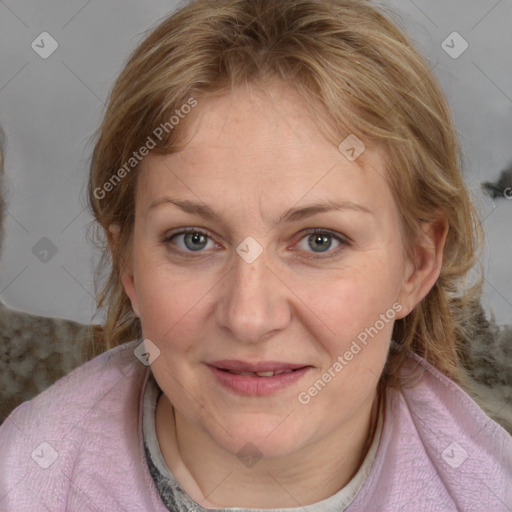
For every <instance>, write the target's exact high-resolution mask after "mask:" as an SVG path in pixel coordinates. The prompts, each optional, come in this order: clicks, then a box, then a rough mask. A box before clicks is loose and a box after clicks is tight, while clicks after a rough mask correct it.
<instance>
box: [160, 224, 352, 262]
mask: <svg viewBox="0 0 512 512" xmlns="http://www.w3.org/2000/svg"><path fill="white" fill-rule="evenodd" d="M174 239H178V240H181V241H182V243H176V242H174V241H173V240H174ZM333 239H334V240H336V241H337V242H338V246H337V247H336V248H335V249H334V250H330V249H331V245H332V240H333ZM303 240H306V242H307V247H308V248H310V249H312V252H313V253H314V254H316V255H318V257H320V258H321V257H322V256H321V254H323V253H326V257H330V256H334V255H335V254H337V253H338V252H339V251H340V250H341V249H342V248H343V246H346V245H349V241H348V239H346V238H345V237H342V236H339V235H336V234H334V233H332V232H330V231H328V230H325V229H310V230H308V231H307V232H306V235H305V236H303V237H302V238H301V239H300V242H299V245H300V243H301V242H302V241H303ZM208 241H210V242H211V243H212V244H213V246H216V245H217V244H215V242H213V240H211V238H210V237H209V236H208V235H207V234H206V233H205V232H204V231H201V230H200V229H196V228H187V229H182V230H181V231H178V232H177V233H173V234H171V235H169V236H167V237H166V238H165V239H164V240H163V243H164V244H166V245H168V244H172V245H175V246H177V247H178V249H179V251H178V252H180V251H181V252H189V253H191V252H195V253H200V252H202V250H203V249H205V248H208V247H207V245H208ZM210 248H211V247H210ZM302 249H303V250H304V251H305V252H308V251H307V248H302ZM317 249H319V250H317ZM314 257H315V256H314Z"/></svg>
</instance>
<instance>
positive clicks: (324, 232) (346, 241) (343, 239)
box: [162, 228, 350, 259]
mask: <svg viewBox="0 0 512 512" xmlns="http://www.w3.org/2000/svg"><path fill="white" fill-rule="evenodd" d="M188 233H196V234H199V235H204V236H205V237H207V238H208V239H210V240H212V241H214V240H213V239H212V238H211V237H210V236H209V235H208V233H206V232H205V231H203V230H201V229H197V228H185V229H181V230H180V231H176V232H174V233H170V234H169V235H168V236H166V237H165V238H164V240H162V242H163V243H164V244H165V245H169V244H172V245H175V244H173V242H171V240H172V239H173V238H174V237H176V236H178V235H183V234H188ZM314 234H322V235H328V236H330V237H332V238H334V239H336V240H337V241H338V242H339V243H340V245H339V247H337V248H336V249H333V250H329V251H327V252H325V253H316V255H315V256H307V258H309V259H323V258H331V257H333V256H336V255H337V254H338V253H339V252H340V251H341V250H342V249H343V248H345V247H347V246H349V245H350V240H349V239H348V238H347V237H345V236H341V235H338V234H336V233H334V232H333V231H330V230H329V229H320V228H313V229H308V230H306V231H305V233H304V236H303V237H301V238H300V239H299V242H300V241H302V240H303V239H304V238H306V237H308V236H310V235H314ZM172 250H173V252H179V253H186V254H187V253H188V254H191V253H192V252H193V251H184V250H183V249H174V248H173V249H172ZM197 252H198V256H200V254H199V253H201V252H204V251H197ZM313 254H315V253H313ZM193 257H194V256H193Z"/></svg>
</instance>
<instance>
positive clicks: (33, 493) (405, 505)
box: [0, 341, 512, 512]
mask: <svg viewBox="0 0 512 512" xmlns="http://www.w3.org/2000/svg"><path fill="white" fill-rule="evenodd" d="M138 343H139V342H137V341H135V342H131V343H129V344H126V345H122V346H121V347H117V348H115V349H113V350H110V351H109V352H107V353H105V354H102V355H101V356H99V357H97V358H96V359H94V360H93V361H90V362H89V363H87V364H85V365H83V366H81V367H80V368H78V369H76V370H75V371H73V372H72V373H71V374H69V375H67V376H66V377H64V378H62V379H61V380H59V381H58V382H57V383H55V384H54V385H53V386H52V387H51V388H49V389H47V390H46V391H44V392H43V393H41V394H40V395H38V396H37V397H35V398H34V399H32V400H30V401H29V402H25V403H24V404H22V405H20V406H19V407H18V408H17V409H16V410H15V411H14V412H13V413H12V414H11V415H10V416H9V417H8V418H7V420H6V421H5V422H4V423H3V424H2V426H1V427H0V511H2V512H38V511H51V512H64V511H67V512H86V511H89V510H90V511H108V512H114V511H130V512H131V511H133V512H135V511H146V510H147V511H155V512H166V510H167V509H166V508H165V506H164V505H163V504H162V502H161V500H160V497H159V495H158V492H157V490H156V488H155V486H154V484H153V480H152V478H151V475H150V473H149V470H148V466H147V463H146V458H145V454H144V447H143V440H142V404H143V396H144V390H145V386H146V383H147V381H148V376H149V372H150V368H149V367H146V366H144V365H142V363H140V362H139V360H138V359H136V358H135V356H134V354H133V350H134V348H135V347H136V346H137V345H138ZM418 364H419V365H420V367H421V368H423V369H424V373H423V377H422V378H421V379H420V380H419V382H418V383H417V384H416V385H415V386H414V387H410V388H402V389H400V390H394V389H388V390H387V391H386V393H387V395H386V406H385V413H384V424H383V430H382V434H381V439H380V443H379V446H378V450H377V455H376V458H375V461H374V463H373V466H372V467H371V471H370V473H369V475H368V477H367V479H366V481H365V483H364V485H363V486H362V488H361V489H360V491H359V493H358V494H357V496H356V497H355V499H354V501H353V502H352V503H351V504H350V505H349V506H348V508H347V509H346V510H347V511H350V512H363V511H385V512H387V511H392V512H394V511H404V512H408V511H411V510H412V511H415V512H421V511H442V512H446V511H451V510H453V511H455V510H462V511H471V512H473V511H478V512H486V511H489V512H500V511H507V510H508V511H511V510H512V437H511V436H510V435H509V434H508V433H507V432H506V431H505V430H504V429H503V428H502V427H500V426H499V425H498V424H497V423H495V422H494V421H492V420H491V419H490V418H488V417H487V416H486V415H485V414H484V413H483V412H482V410H481V409H480V408H479V407H478V406H477V405H476V404H475V402H474V401H473V400H472V399H471V398H470V397H469V396H468V395H466V394H465V393H464V392H463V391H462V390H461V389H460V388H459V387H458V386H456V385H455V384H454V383H453V382H451V381H450V380H449V379H447V378H446V377H444V376H443V375H442V374H440V373H439V372H438V371H437V370H436V369H435V368H433V367H432V366H431V365H429V364H428V363H427V362H426V361H425V360H423V359H421V358H420V357H418V356H416V355H411V356H410V357H409V359H408V361H407V364H406V365H405V366H404V367H403V369H402V370H401V372H406V371H410V370H411V369H413V368H414V367H416V366H418ZM231 510H240V509H231Z"/></svg>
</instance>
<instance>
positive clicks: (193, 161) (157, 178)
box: [112, 84, 447, 508]
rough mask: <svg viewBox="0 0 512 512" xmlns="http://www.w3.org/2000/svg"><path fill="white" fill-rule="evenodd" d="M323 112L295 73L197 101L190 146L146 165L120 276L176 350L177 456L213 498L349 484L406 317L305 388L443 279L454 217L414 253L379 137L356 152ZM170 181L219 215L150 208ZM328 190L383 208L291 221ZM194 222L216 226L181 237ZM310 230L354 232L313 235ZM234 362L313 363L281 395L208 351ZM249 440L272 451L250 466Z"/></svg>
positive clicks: (165, 407) (162, 403)
mask: <svg viewBox="0 0 512 512" xmlns="http://www.w3.org/2000/svg"><path fill="white" fill-rule="evenodd" d="M314 119H315V118H314V116H312V114H311V112H310V111H309V109H308V108H307V107H306V106H305V104H304V103H303V102H302V101H301V99H300V98H299V97H298V96H297V95H296V94H295V93H294V92H293V91H292V90H291V89H289V88H287V87H286V86H285V85H283V84H274V85H268V86H267V87H266V88H265V89H264V90H263V89H260V88H256V87H254V86H247V87H245V88H240V89H237V90H235V91H234V92H233V93H231V95H229V96H224V97H221V98H215V99H212V98H210V99H209V100H204V101H200V102H199V105H198V107H197V108H196V109H195V111H194V113H193V114H190V116H189V118H187V119H185V120H184V121H182V122H183V123H186V124H185V125H184V126H183V127H180V128H184V127H185V126H186V127H187V130H190V133H191V134H192V138H191V141H190V143H189V144H188V145H187V147H186V148H185V149H184V150H182V151H180V152H178V153H174V154H171V155H164V156H157V155H151V154H150V155H149V156H148V157H146V158H145V160H144V161H143V163H142V169H141V174H140V177H139V181H138V185H137V194H136V220H135V227H134V233H133V237H132V243H131V246H130V248H129V251H128V261H127V264H126V268H125V271H124V274H123V285H124V288H125V291H126V293H127V294H128V296H129V297H130V299H131V302H132V306H133V309H134V311H135V313H136V314H137V315H138V316H139V317H140V319H141V323H142V329H143V334H144V338H149V339H150V340H151V341H152V342H153V343H154V344H155V345H157V346H158V347H159V349H160V351H161V353H160V356H159V357H158V358H157V359H156V360H155V361H154V362H153V364H152V371H153V374H154V376H155V378H156V380H157V382H158V384H159V386H160V387H161V389H162V390H163V395H162V397H161V399H160V400H159V403H158V406H157V412H156V428H157V437H158V440H159V443H160V446H161V449H162V453H163V455H164V459H165V461H166V463H167V465H168V467H169V468H170V469H171V471H172V472H173V474H174V475H175V476H176V478H177V479H178V481H180V483H181V484H182V485H183V487H184V488H185V490H186V491H187V492H188V493H189V494H190V495H191V496H192V498H193V499H195V500H196V501H198V502H199V503H201V504H202V505H203V506H206V507H208V506H210V507H223V506H224V507H234V506H243V507H253V508H256V507H262V508H272V507H297V506H299V505H307V504H311V503H314V502H317V501H320V500H322V499H325V498H327V497H329V496H331V495H332V494H334V493H335V492H337V491H338V490H339V489H340V488H342V487H343V486H344V485H345V484H346V483H347V482H348V481H349V480H350V478H351V477H352V476H353V475H354V474H355V472H356V471H357V469H358V467H359V466H360V464H361V462H362V460H363V456H364V449H365V443H366V441H367V438H368V433H369V428H370V414H371V410H372V405H373V404H374V399H375V397H376V385H377V382H378V378H379V376H380V374H381V372H382V369H383V366H384V364H385V361H386V356H387V352H388V348H389V343H390V338H391V333H392V327H393V321H390V322H388V323H385V326H384V328H382V329H381V330H380V331H379V333H378V335H377V336H374V337H373V338H372V339H370V341H369V342H368V344H367V346H365V347H364V348H363V349H362V350H361V351H360V352H359V353H357V355H355V356H354V357H353V359H352V360H351V361H350V362H349V363H348V364H347V365H346V366H345V367H344V368H343V370H342V371H341V372H339V373H337V374H336V377H334V378H333V379H332V380H331V381H330V382H329V383H328V384H327V385H326V386H325V388H324V389H323V390H322V391H321V392H319V393H318V394H317V395H316V396H315V397H314V398H312V399H311V401H310V402H309V403H308V404H306V405H305V404H302V403H300V402H299V401H298V399H297V396H298V394H299V393H300V392H302V391H307V390H308V388H309V387H310V386H311V385H312V384H313V383H314V382H315V381H316V380H317V379H320V378H321V376H322V374H323V373H325V372H326V371H327V369H328V368H329V367H331V366H332V365H333V363H334V362H335V361H336V359H337V357H338V356H339V355H343V354H344V353H345V352H346V351H347V350H348V349H349V347H350V345H351V343H352V341H353V340H354V339H355V338H356V337H357V335H358V334H359V333H361V332H362V331H364V329H365V328H368V327H370V326H373V325H374V324H375V322H376V321H377V320H378V319H379V318H380V315H381V314H384V313H385V312H386V311H387V310H389V309H390V308H392V305H393V304H396V303H398V304H400V305H401V306H402V309H401V311H400V312H399V313H397V314H396V315H395V319H397V318H401V317H403V316H405V315H407V314H408V313H409V312H410V311H411V310H412V309H413V308H414V306H415V305H416V304H417V303H418V302H419V301H420V300H421V299H422V298H423V297H424V296H425V295H426V294H427V293H428V291H429V290H430V288H431V287H432V285H433V284H434V283H435V281H436V279H437V277H438V276H439V271H440V268H441V262H442V248H443V245H444V241H445V237H446V233H447V225H446V222H445V221H444V220H443V219H441V220H439V221H437V222H436V223H435V224H432V225H430V226H428V225H426V226H425V234H426V237H424V241H423V242H422V244H418V246H417V248H416V251H415V261H414V262H412V261H408V260H407V259H406V257H405V256H404V244H403V239H402V235H401V230H400V224H399V213H398V210H397V207H396V204H395V203H394V200H393V197H392V195H391V192H390V190H389V188H388V185H387V183H386V181H385V179H384V177H385V172H384V162H383V156H382V154H380V153H379V151H378V149H375V150H373V149H372V150H371V149H370V148H369V147H367V149H366V151H365V152H364V153H363V154H362V155H361V156H360V157H359V158H358V159H357V160H356V161H355V162H350V161H349V160H348V159H347V158H345V156H344V155H343V154H342V153H341V152H340V151H339V150H338V148H337V147H336V146H334V145H333V144H331V143H329V142H327V140H326V139H325V138H324V137H323V136H322V135H321V132H320V130H319V129H318V125H317V124H316V123H315V120H314ZM165 196H167V197H172V198H175V199H179V200H190V201H195V202H203V203H206V204H208V205H210V206H211V207H212V208H213V210H214V211H215V212H217V213H218V215H219V216H220V218H221V219H220V220H216V219H207V218H204V217H202V216H200V215H196V214H189V213H185V212H184V211H182V210H181V209H179V208H178V207H176V206H174V205H172V204H171V203H163V204H160V205H159V206H155V207H153V208H150V206H151V204H153V203H154V202H156V201H158V200H159V199H161V198H163V197H165ZM327 200H333V201H351V202H353V203H357V204H359V205H362V206H363V207H365V208H367V209H369V210H370V211H371V212H372V213H365V212H361V211H357V210H351V209H346V210H339V211H330V212H324V213H319V214H316V215H314V216H311V217H308V218H304V219H302V220H298V221H294V222H284V221H283V222H282V223H281V224H277V220H278V219H279V217H280V216H281V215H282V214H283V213H284V212H285V211H286V210H288V209H289V208H298V207H303V206H306V205H308V204H311V203H313V202H325V201H327ZM186 227H192V228H197V229H200V231H202V232H204V233H205V234H206V235H207V238H201V237H199V238H198V239H196V240H194V239H192V238H191V236H189V237H188V240H187V236H186V235H184V234H177V235H176V233H177V231H179V228H186ZM311 228H319V229H320V228H321V229H329V230H332V231H333V232H334V234H335V235H338V236H340V237H341V239H342V240H343V239H344V238H346V239H348V243H345V242H340V241H338V240H337V239H336V238H335V237H334V236H333V237H329V236H328V235H325V234H324V236H327V237H328V238H327V239H326V240H325V241H324V242H322V240H321V239H320V241H316V242H315V236H314V235H313V236H310V235H311V234H310V233H308V232H307V231H306V230H307V229H311ZM112 232H115V226H113V227H112ZM173 235H176V236H174V237H173V238H171V237H172V236H173ZM248 236H251V237H253V238H254V239H255V240H256V241H257V242H258V243H259V244H260V246H261V248H262V249H263V252H262V253H261V254H260V255H259V256H258V257H257V258H256V259H255V261H253V262H252V263H250V264H249V263H247V262H246V261H244V259H242V257H240V256H239V254H237V252H236V248H237V247H238V246H239V244H241V242H242V241H243V240H244V239H245V238H246V237H248ZM166 239H167V241H165V240H166ZM114 243H115V237H114ZM187 244H188V245H187ZM197 247H199V250H196V251H194V250H193V249H194V248H197ZM327 255H332V256H331V257H329V256H327ZM219 359H240V360H244V361H251V362H255V361H265V360H267V361H268V360H277V361H285V362H292V363H301V364H304V365H311V366H313V367H314V368H313V369H311V370H310V371H309V373H308V374H306V375H305V376H304V377H303V378H302V379H301V380H300V381H298V382H297V383H294V384H292V385H291V386H289V387H287V388H285V389H283V390H281V391H279V392H277V393H275V394H273V395H270V396H265V397H262V396H241V395H238V394H236V393H234V392H232V391H230V390H227V389H226V388H224V387H222V386H221V385H220V384H219V383H218V382H217V380H216V379H215V378H214V376H213V375H212V374H211V372H210V371H209V370H208V368H207V367H206V366H205V363H206V362H209V361H213V360H219ZM247 443H252V445H254V446H255V447H257V450H258V451H259V453H260V454H261V457H262V458H261V459H260V460H258V461H257V463H256V464H254V465H253V466H252V467H249V466H247V465H245V464H243V463H242V462H241V461H240V459H239V458H238V457H237V452H238V451H239V450H241V449H242V448H243V447H244V446H247Z"/></svg>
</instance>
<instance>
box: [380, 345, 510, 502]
mask: <svg viewBox="0 0 512 512" xmlns="http://www.w3.org/2000/svg"><path fill="white" fill-rule="evenodd" d="M400 377H401V378H402V379H403V381H404V383H403V385H401V387H400V388H397V389H395V388H388V390H387V393H386V400H387V407H386V418H385V422H384V423H385V426H384V431H383V438H384V439H385V444H386V446H385V447H383V448H382V449H381V454H380V458H379V463H378V464H377V466H378V465H379V464H381V465H383V464H384V465H386V463H385V462H384V461H387V463H388V464H387V468H388V470H387V471H388V472H387V473H386V474H384V473H382V474H381V484H382V482H387V484H388V488H390V487H392V488H395V490H396V493H398V494H397V496H399V497H401V499H403V498H404V496H405V495H410V498H409V499H410V500H411V502H410V505H411V507H412V505H413V504H416V503H417V505H418V507H417V509H418V510H433V509H435V510H437V509H438V508H435V506H438V507H439V506H442V507H445V508H443V510H471V509H473V508H474V507H475V505H477V504H481V505H482V506H483V504H485V506H486V507H488V509H489V510H501V509H502V507H503V504H504V503H506V504H507V505H508V506H512V437H511V436H510V434H509V433H508V432H507V431H506V430H505V429H504V428H503V427H501V426H500V425H499V424H498V423H496V422H495V421H494V420H492V419H491V418H490V417H488V416H487V415H486V414H485V413H484V411H483V410H482V409H481V408H480V407H479V406H478V405H477V404H476V402H475V401H474V400H473V399H472V398H471V397H470V396H469V395H468V394H467V393H465V392H464V391H463V390H462V389H461V388H460V387H459V386H458V385H457V384H456V383H454V382H453V381H451V380H450V379H449V378H447V377H446V376H445V375H443V374H442V373H441V372H440V371H439V370H437V369H436V368H434V367H433V366H432V365H431V364H429V363H428V362H427V361H426V360H425V359H423V358H421V357H419V356H417V355H416V354H410V355H409V357H408V359H407V360H406V361H405V363H404V364H403V366H402V368H401V369H400ZM390 461H392V462H393V466H394V467H393V469H392V470H389V467H390V466H389V462H390ZM381 469H382V468H381ZM384 485H385V484H384ZM429 507H430V508H429ZM412 508H414V507H412Z"/></svg>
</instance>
